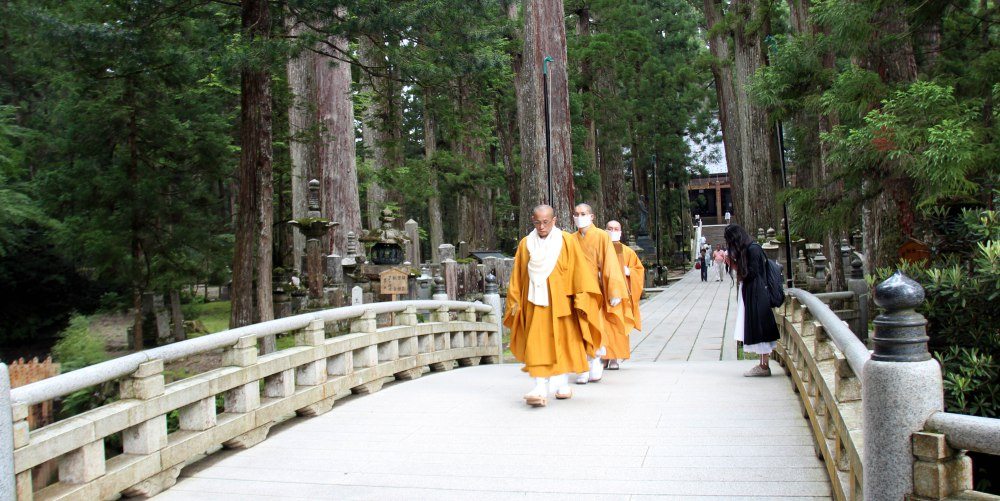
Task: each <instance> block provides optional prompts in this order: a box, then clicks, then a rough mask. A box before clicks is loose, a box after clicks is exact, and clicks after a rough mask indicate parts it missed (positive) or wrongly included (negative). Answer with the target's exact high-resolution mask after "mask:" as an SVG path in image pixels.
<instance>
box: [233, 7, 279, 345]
mask: <svg viewBox="0 0 1000 501" xmlns="http://www.w3.org/2000/svg"><path fill="white" fill-rule="evenodd" d="M241 17H242V25H243V31H244V33H245V36H246V37H247V38H248V39H250V40H258V39H267V38H268V37H269V32H270V22H271V20H270V10H269V4H268V2H266V1H262V0H245V1H244V2H242V16H241ZM240 145H241V149H240V165H239V172H238V176H239V183H240V188H239V195H238V204H239V206H238V208H237V211H238V215H237V224H236V248H235V251H234V252H233V296H232V297H233V304H232V313H231V315H230V320H229V323H230V327H242V326H244V325H249V324H251V323H253V321H254V304H253V302H254V295H253V290H254V287H253V278H254V262H256V265H257V294H256V300H257V305H256V306H257V308H256V312H257V319H258V320H260V321H265V320H270V319H271V318H273V312H272V305H271V262H272V252H273V251H272V248H271V236H272V231H273V229H272V223H273V210H274V207H273V195H274V186H273V184H272V178H271V175H272V174H271V155H272V152H271V75H270V72H269V71H268V70H267V69H266V67H257V66H255V65H246V66H244V67H243V68H242V69H241V70H240ZM255 243H256V244H257V245H256V250H257V255H256V259H255V257H254V244H255ZM273 341H274V337H273V336H270V339H269V340H267V339H265V340H264V350H265V353H266V352H267V350H268V348H271V349H272V350H273V344H274V343H273Z"/></svg>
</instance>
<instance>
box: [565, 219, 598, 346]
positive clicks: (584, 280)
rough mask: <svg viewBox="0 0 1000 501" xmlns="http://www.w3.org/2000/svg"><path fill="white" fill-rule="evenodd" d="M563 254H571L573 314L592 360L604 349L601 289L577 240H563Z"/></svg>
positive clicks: (569, 255) (569, 260) (567, 236)
mask: <svg viewBox="0 0 1000 501" xmlns="http://www.w3.org/2000/svg"><path fill="white" fill-rule="evenodd" d="M563 242H564V244H563V245H564V252H566V253H567V254H568V256H567V257H568V259H567V263H568V265H569V266H570V267H571V269H570V270H567V271H568V272H569V277H570V279H571V283H569V284H567V285H569V286H570V291H571V292H572V297H573V313H574V314H575V315H576V319H577V322H578V323H579V325H580V332H581V333H582V334H583V344H584V348H585V349H586V351H587V355H588V356H591V357H593V356H594V352H595V351H596V350H597V349H599V348H600V347H601V331H600V325H601V323H600V321H599V318H600V317H599V315H601V302H602V301H603V300H604V296H603V295H602V294H601V286H600V284H599V283H598V282H597V277H595V276H594V272H593V267H592V266H591V265H590V262H589V261H587V257H586V256H585V255H584V253H583V249H582V248H581V247H580V243H579V241H578V239H577V238H576V237H575V236H574V237H572V238H570V235H569V234H566V235H565V238H563Z"/></svg>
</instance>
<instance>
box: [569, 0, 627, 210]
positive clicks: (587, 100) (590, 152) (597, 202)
mask: <svg viewBox="0 0 1000 501" xmlns="http://www.w3.org/2000/svg"><path fill="white" fill-rule="evenodd" d="M576 16H577V17H576V35H577V39H578V40H579V41H580V42H579V43H580V44H581V45H583V46H586V45H587V44H588V43H589V41H588V39H589V37H590V31H591V23H590V6H589V5H587V4H583V5H581V6H580V8H579V10H577V11H576ZM579 72H580V78H579V84H578V85H577V88H576V92H577V94H579V95H580V96H581V98H582V99H581V100H580V101H581V102H582V104H583V110H582V112H581V114H580V115H581V121H582V122H583V123H582V125H583V131H584V136H583V155H584V156H585V157H586V159H587V171H588V172H593V173H596V174H597V175H596V178H597V183H598V185H597V187H596V188H597V190H596V194H595V199H594V200H593V201H591V202H590V204H591V206H592V207H593V209H594V213H595V214H600V215H602V216H605V215H607V214H608V211H607V203H606V202H607V199H606V195H605V186H606V185H608V184H612V180H616V179H619V178H617V177H616V178H609V177H605V176H604V175H603V170H602V167H603V162H602V160H603V158H602V157H601V156H600V154H599V152H598V146H597V122H596V120H595V119H594V96H593V95H592V94H593V93H592V87H593V86H594V85H596V83H595V78H594V72H593V71H592V68H591V65H590V62H589V61H588V60H587V59H586V58H583V59H581V60H580V63H579ZM614 184H617V183H614ZM612 189H614V187H613V188H612Z"/></svg>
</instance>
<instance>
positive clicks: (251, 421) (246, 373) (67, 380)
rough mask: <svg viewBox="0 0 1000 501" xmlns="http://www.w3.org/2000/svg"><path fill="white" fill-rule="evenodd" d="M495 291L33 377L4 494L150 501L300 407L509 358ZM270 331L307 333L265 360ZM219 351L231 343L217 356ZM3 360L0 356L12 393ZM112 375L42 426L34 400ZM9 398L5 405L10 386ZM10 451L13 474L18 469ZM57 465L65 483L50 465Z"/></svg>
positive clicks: (3, 427) (278, 326) (223, 337)
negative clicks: (98, 397)
mask: <svg viewBox="0 0 1000 501" xmlns="http://www.w3.org/2000/svg"><path fill="white" fill-rule="evenodd" d="M484 300H486V301H487V302H488V303H489V304H483V303H470V302H461V301H440V300H431V301H395V302H387V303H374V304H366V305H358V306H351V307H344V308H336V309H330V310H324V311H318V312H313V313H308V314H304V315H298V316H295V317H289V318H284V319H279V320H274V321H269V322H263V323H260V324H256V325H252V326H247V327H241V328H239V329H231V330H229V331H224V332H221V333H218V334H214V335H209V336H204V337H202V338H198V339H192V340H190V341H184V342H179V343H176V345H173V346H164V347H160V348H154V349H151V350H147V351H144V352H141V353H137V354H134V355H132V356H130V357H128V360H125V361H117V362H116V361H111V362H112V363H110V364H109V363H104V364H100V366H94V367H96V369H90V370H86V369H80V370H79V371H73V372H70V373H67V374H65V375H62V376H59V377H57V378H52V380H55V381H54V383H49V384H45V385H42V384H34V385H31V387H28V386H26V387H24V388H25V389H26V390H28V391H21V392H19V395H17V398H18V399H19V400H18V401H16V402H13V403H12V404H11V405H4V406H3V408H2V409H0V417H2V416H3V415H4V412H2V411H4V410H7V411H10V412H9V413H7V414H6V415H7V416H9V417H8V419H6V420H5V422H4V423H0V443H3V442H5V441H8V439H12V442H13V447H12V448H9V449H8V448H4V449H2V450H0V475H2V478H0V499H19V500H22V501H28V500H31V499H67V500H68V499H107V498H114V497H117V496H119V495H124V496H126V497H128V496H147V497H149V496H152V495H155V494H156V493H158V492H161V491H162V490H164V489H166V488H169V487H170V486H171V485H173V483H174V482H175V481H176V479H177V476H178V475H179V473H180V471H181V469H182V468H183V467H184V466H185V465H187V464H190V463H191V462H194V461H197V460H198V459H200V458H201V457H204V455H206V454H211V453H213V452H214V451H215V450H218V448H219V447H226V448H246V447H252V446H253V445H255V444H257V443H260V442H261V441H263V440H265V439H266V438H267V435H268V433H269V430H270V429H271V427H272V426H274V425H275V424H277V423H279V422H282V421H285V420H287V419H289V418H290V417H292V416H295V415H299V416H316V415H319V414H322V413H325V412H327V411H329V410H331V409H332V408H333V405H334V402H335V401H337V400H339V399H342V398H345V397H346V396H348V395H351V394H361V395H364V394H368V393H372V392H375V391H378V390H379V389H381V388H382V386H383V385H384V384H385V383H387V382H389V381H394V380H395V381H407V380H411V379H415V378H419V377H421V375H422V374H424V373H426V372H428V371H430V372H437V371H446V370H451V369H452V368H454V367H455V365H456V364H457V365H458V366H460V367H467V366H473V365H479V364H480V363H486V364H493V363H498V362H499V361H500V354H501V353H500V349H501V347H502V340H501V335H500V332H501V330H500V325H499V315H496V314H494V313H493V312H494V311H499V309H500V308H501V306H500V299H499V295H497V294H496V293H495V292H494V293H492V294H490V293H487V294H486V295H485V297H484ZM421 310H422V311H430V315H429V317H428V318H426V319H421V318H420V316H419V315H418V313H419V312H420V311H421ZM385 313H395V315H394V317H393V320H392V322H391V325H387V326H384V327H380V326H379V325H378V321H377V315H378V314H385ZM453 314H454V315H453ZM347 320H350V322H351V326H350V329H349V332H348V333H347V334H345V335H334V336H332V337H328V335H329V330H328V326H330V322H337V321H347ZM270 334H286V335H293V334H294V336H295V345H294V346H291V347H287V348H283V349H281V350H277V351H275V352H272V353H268V354H266V355H259V354H258V349H257V343H258V338H260V337H261V336H265V335H270ZM216 348H221V349H222V350H221V361H218V362H217V361H216V359H215V358H214V357H215V354H214V350H215V349H216ZM206 353H207V354H209V355H211V356H212V358H210V359H208V365H211V368H208V369H207V370H205V371H204V372H200V373H198V374H194V375H190V376H188V377H184V378H181V379H178V380H175V381H172V382H168V380H167V377H166V375H167V371H166V370H165V369H166V368H165V366H164V362H168V361H170V360H177V359H180V358H184V357H187V356H191V355H197V354H206ZM2 369H3V366H2V364H0V390H3V384H2V383H3V381H2V380H3V379H4V378H3V377H2V376H3V370H2ZM80 374H82V375H83V377H74V376H79V375H80ZM111 382H117V384H118V391H117V396H118V398H117V399H112V400H110V401H108V402H106V403H104V404H103V405H101V406H100V407H97V408H94V409H91V410H88V411H85V412H83V413H80V414H77V415H75V416H73V417H69V418H66V419H63V420H60V421H57V422H55V423H52V424H48V425H45V426H42V427H40V428H37V429H33V430H32V429H29V424H28V420H27V419H28V414H29V404H30V402H32V400H34V399H41V398H52V397H57V396H61V395H64V394H66V393H67V392H70V391H73V390H74V389H75V388H79V387H89V385H93V384H100V383H105V384H106V383H111ZM0 393H2V394H0V404H3V403H4V400H6V398H5V397H7V396H9V395H11V394H10V393H7V392H2V391H0ZM171 420H173V421H171ZM171 422H172V423H173V425H171V424H170V423H171ZM10 424H12V425H13V426H9V425H10ZM108 440H111V441H112V442H113V441H116V440H119V441H120V443H119V444H118V445H120V447H121V448H120V451H119V450H118V449H117V448H116V449H115V451H119V452H121V453H120V454H114V453H112V454H111V455H110V456H109V455H107V454H106V443H105V442H106V441H108ZM10 459H13V465H14V466H13V468H14V470H13V471H12V472H10V471H6V470H7V468H5V465H8V464H9V460H10ZM54 462H58V468H59V474H58V479H57V480H56V479H50V478H49V476H48V475H47V474H45V473H44V472H45V471H47V470H46V468H48V467H50V466H45V465H52V464H54ZM39 468H40V469H39ZM36 473H37V474H38V479H39V481H40V482H41V483H40V484H39V485H35V481H36V480H35V478H34V477H35V476H36ZM52 480H54V482H55V483H50V481H52ZM12 489H13V490H12Z"/></svg>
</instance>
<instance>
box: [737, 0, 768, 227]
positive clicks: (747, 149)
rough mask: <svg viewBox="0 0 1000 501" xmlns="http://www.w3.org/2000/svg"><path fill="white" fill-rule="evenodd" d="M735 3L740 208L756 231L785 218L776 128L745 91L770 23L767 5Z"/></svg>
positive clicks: (760, 62)
mask: <svg viewBox="0 0 1000 501" xmlns="http://www.w3.org/2000/svg"><path fill="white" fill-rule="evenodd" d="M732 5H733V8H734V9H735V11H736V16H737V19H738V21H737V22H736V28H735V32H734V44H733V45H734V50H733V52H734V56H735V72H734V75H735V77H736V78H735V94H736V97H737V99H736V103H737V104H736V111H737V116H738V123H739V130H740V148H739V149H740V152H739V153H740V158H741V162H740V163H741V164H742V174H743V179H742V184H743V186H742V190H741V193H740V195H742V200H741V201H739V202H738V203H739V205H740V207H742V209H741V210H740V212H742V213H743V216H741V221H743V225H744V226H745V227H746V228H747V231H748V232H750V233H751V234H753V233H754V229H755V228H767V227H769V226H776V225H777V224H778V222H779V221H780V220H781V216H780V211H778V208H777V205H778V204H777V199H776V194H777V187H778V186H780V181H781V170H780V165H779V161H780V160H779V157H778V154H779V153H778V151H777V150H778V148H777V138H776V136H775V128H774V125H773V124H771V123H770V121H769V119H768V113H767V110H766V109H765V108H764V107H763V106H761V105H759V104H756V103H754V102H752V101H751V100H750V98H749V96H748V95H747V85H748V84H749V82H750V78H751V77H753V74H754V73H755V72H756V71H757V70H758V69H759V68H761V67H763V66H764V64H765V60H764V47H763V39H764V35H765V34H766V33H767V30H768V29H769V23H768V20H767V16H768V14H767V12H766V11H765V9H764V6H762V5H761V4H760V3H759V2H757V1H755V0H733V3H732ZM751 25H755V26H754V29H750V26H751ZM727 118H728V117H727ZM776 181H777V182H776ZM733 198H734V199H735V198H736V197H735V196H734V197H733ZM734 202H735V200H734Z"/></svg>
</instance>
